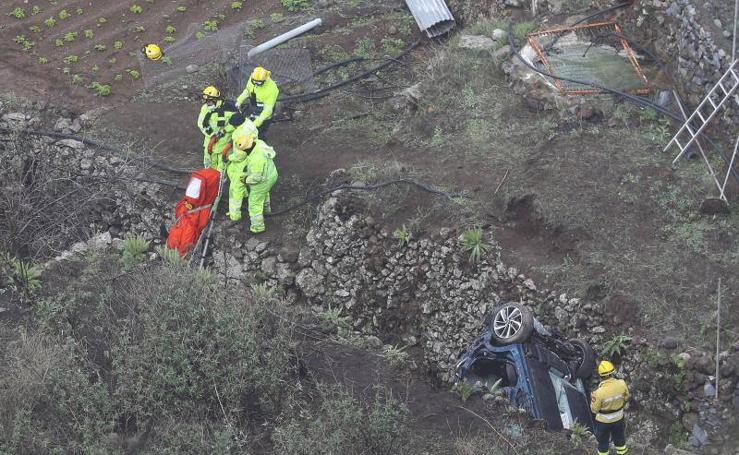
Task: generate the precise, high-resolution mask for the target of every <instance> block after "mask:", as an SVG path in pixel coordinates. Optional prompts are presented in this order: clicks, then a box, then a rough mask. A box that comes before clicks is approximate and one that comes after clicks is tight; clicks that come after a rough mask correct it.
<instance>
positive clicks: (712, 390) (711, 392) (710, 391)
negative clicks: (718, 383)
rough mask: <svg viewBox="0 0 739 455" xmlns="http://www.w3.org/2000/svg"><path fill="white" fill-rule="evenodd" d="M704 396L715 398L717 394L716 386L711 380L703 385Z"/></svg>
mask: <svg viewBox="0 0 739 455" xmlns="http://www.w3.org/2000/svg"><path fill="white" fill-rule="evenodd" d="M703 396H705V397H706V398H713V397H715V396H716V387H714V385H713V384H712V383H710V382H706V383H705V384H704V385H703Z"/></svg>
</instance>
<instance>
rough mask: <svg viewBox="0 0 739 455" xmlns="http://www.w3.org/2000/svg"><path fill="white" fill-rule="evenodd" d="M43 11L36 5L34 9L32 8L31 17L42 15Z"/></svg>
mask: <svg viewBox="0 0 739 455" xmlns="http://www.w3.org/2000/svg"><path fill="white" fill-rule="evenodd" d="M42 11H43V10H42V9H41V7H40V6H37V5H34V6H33V8H31V16H35V15H37V14H41V12H42Z"/></svg>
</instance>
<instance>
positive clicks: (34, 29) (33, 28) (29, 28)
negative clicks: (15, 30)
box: [28, 25, 41, 33]
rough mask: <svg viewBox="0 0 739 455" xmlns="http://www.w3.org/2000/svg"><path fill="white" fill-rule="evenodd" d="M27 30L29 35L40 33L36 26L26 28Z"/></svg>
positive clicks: (39, 28)
mask: <svg viewBox="0 0 739 455" xmlns="http://www.w3.org/2000/svg"><path fill="white" fill-rule="evenodd" d="M28 30H29V31H30V32H31V33H41V27H39V26H38V25H32V26H30V27H28Z"/></svg>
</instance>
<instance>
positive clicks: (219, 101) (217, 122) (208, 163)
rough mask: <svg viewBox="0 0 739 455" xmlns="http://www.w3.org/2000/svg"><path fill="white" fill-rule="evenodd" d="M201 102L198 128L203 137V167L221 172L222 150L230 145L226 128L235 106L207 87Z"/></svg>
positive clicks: (213, 88) (211, 87)
mask: <svg viewBox="0 0 739 455" xmlns="http://www.w3.org/2000/svg"><path fill="white" fill-rule="evenodd" d="M203 101H205V103H204V104H203V106H202V107H201V108H200V115H198V128H200V131H202V133H203V135H204V136H205V138H204V140H203V149H204V150H203V167H212V168H214V169H217V170H219V171H222V170H223V160H222V159H221V157H222V155H223V151H224V148H225V147H226V146H227V145H229V144H231V135H230V134H228V131H226V130H227V128H226V127H227V126H228V124H229V122H228V121H229V119H230V118H231V116H232V115H233V114H234V113H236V112H238V109H236V106H235V105H234V104H233V103H231V102H229V101H225V100H224V99H223V98H222V97H221V92H220V91H218V89H217V88H215V87H213V86H212V85H211V86H208V87H206V88H205V90H203ZM231 131H233V129H231Z"/></svg>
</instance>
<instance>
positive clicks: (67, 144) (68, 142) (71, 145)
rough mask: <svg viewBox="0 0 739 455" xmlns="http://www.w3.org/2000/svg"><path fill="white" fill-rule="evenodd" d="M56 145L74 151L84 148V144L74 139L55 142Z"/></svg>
mask: <svg viewBox="0 0 739 455" xmlns="http://www.w3.org/2000/svg"><path fill="white" fill-rule="evenodd" d="M57 144H58V145H61V146H64V147H69V148H71V149H75V150H81V149H83V148H85V144H83V143H82V142H80V141H78V140H76V139H62V140H60V141H57Z"/></svg>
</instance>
